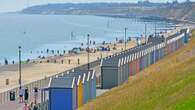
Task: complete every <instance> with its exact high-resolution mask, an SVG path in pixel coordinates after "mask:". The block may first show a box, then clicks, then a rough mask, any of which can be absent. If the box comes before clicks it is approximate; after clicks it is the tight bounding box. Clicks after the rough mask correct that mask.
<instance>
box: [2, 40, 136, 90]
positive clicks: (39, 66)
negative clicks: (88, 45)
mask: <svg viewBox="0 0 195 110" xmlns="http://www.w3.org/2000/svg"><path fill="white" fill-rule="evenodd" d="M103 46H104V47H107V46H109V47H110V48H111V51H97V52H95V53H90V62H92V61H95V60H97V58H98V57H99V58H100V57H101V56H102V57H106V56H109V55H112V54H114V53H117V52H120V51H122V48H124V43H117V44H116V50H113V47H114V43H112V44H105V45H103ZM134 46H136V43H135V42H133V41H130V42H128V43H127V48H132V47H134ZM78 58H79V59H80V64H78ZM48 59H50V60H51V62H49V63H48V62H47V60H48ZM52 60H56V63H54V62H52ZM62 60H63V61H64V62H63V64H62V62H61V61H62ZM69 60H70V64H69ZM40 61H42V63H40ZM83 64H87V53H86V52H82V53H80V54H74V55H64V56H61V57H59V56H54V57H49V58H46V59H43V60H36V62H35V63H32V62H31V63H29V64H23V65H22V84H23V85H24V84H27V83H30V82H33V81H36V80H40V79H43V78H45V77H49V76H52V75H55V74H57V73H60V72H63V71H66V70H69V69H72V68H74V67H77V66H79V65H83ZM18 78H19V74H18V65H17V64H16V65H8V66H0V92H4V91H7V90H9V89H12V88H14V87H17V86H18ZM6 79H9V85H6Z"/></svg>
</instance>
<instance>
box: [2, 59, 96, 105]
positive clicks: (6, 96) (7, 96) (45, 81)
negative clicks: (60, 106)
mask: <svg viewBox="0 0 195 110" xmlns="http://www.w3.org/2000/svg"><path fill="white" fill-rule="evenodd" d="M99 64H100V60H96V61H93V62H91V63H90V64H89V65H90V68H93V67H95V66H98V65H99ZM87 68H88V64H84V65H81V66H79V67H76V68H73V69H87ZM70 70H72V69H70ZM70 70H67V71H70ZM65 72H66V71H65ZM63 73H64V72H62V73H58V74H56V75H53V76H50V77H46V78H44V79H41V80H37V81H34V82H31V83H28V84H25V85H24V87H27V88H28V90H29V96H33V93H34V92H33V89H34V88H35V87H38V88H45V87H47V86H48V84H49V80H50V78H51V77H56V76H58V75H61V74H63ZM10 92H15V95H16V99H18V98H19V86H17V87H15V88H13V89H10V90H7V91H4V92H2V93H0V104H6V103H8V102H10ZM30 98H32V97H30Z"/></svg>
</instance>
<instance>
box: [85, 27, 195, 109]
mask: <svg viewBox="0 0 195 110" xmlns="http://www.w3.org/2000/svg"><path fill="white" fill-rule="evenodd" d="M194 37H195V31H194V32H193V38H192V40H191V41H190V43H189V44H187V45H185V46H184V47H182V48H181V49H179V50H178V51H176V52H175V53H173V54H171V55H169V56H166V57H165V58H164V59H162V60H160V61H159V62H158V63H156V64H154V65H152V66H150V67H149V68H147V69H145V70H144V71H142V72H140V73H138V74H137V75H136V76H133V77H130V78H129V80H128V82H127V83H125V84H123V85H122V86H120V87H117V88H114V89H112V90H111V91H109V92H107V93H105V94H104V95H102V96H100V97H98V98H97V99H96V100H94V101H92V102H90V103H88V104H87V105H85V106H84V107H83V108H82V110H195V38H194Z"/></svg>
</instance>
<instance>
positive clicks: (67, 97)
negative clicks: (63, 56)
mask: <svg viewBox="0 0 195 110" xmlns="http://www.w3.org/2000/svg"><path fill="white" fill-rule="evenodd" d="M75 85H76V84H75V78H73V77H72V78H52V79H51V80H50V83H49V88H48V90H49V110H76V86H75Z"/></svg>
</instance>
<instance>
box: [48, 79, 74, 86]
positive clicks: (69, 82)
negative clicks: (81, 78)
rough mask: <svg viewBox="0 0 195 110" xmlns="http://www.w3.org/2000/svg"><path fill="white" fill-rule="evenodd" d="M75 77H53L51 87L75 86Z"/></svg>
mask: <svg viewBox="0 0 195 110" xmlns="http://www.w3.org/2000/svg"><path fill="white" fill-rule="evenodd" d="M74 84H75V77H60V78H52V80H51V82H50V84H49V88H73V87H74Z"/></svg>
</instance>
